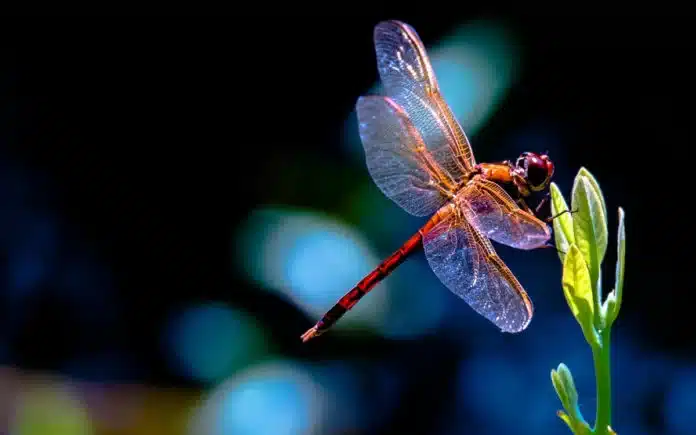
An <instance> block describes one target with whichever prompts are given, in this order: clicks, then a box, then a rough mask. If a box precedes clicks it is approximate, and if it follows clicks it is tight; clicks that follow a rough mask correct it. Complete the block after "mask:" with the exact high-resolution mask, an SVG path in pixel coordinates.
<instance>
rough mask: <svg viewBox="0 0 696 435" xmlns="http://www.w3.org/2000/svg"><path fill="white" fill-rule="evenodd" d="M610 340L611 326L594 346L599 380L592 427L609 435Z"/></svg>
mask: <svg viewBox="0 0 696 435" xmlns="http://www.w3.org/2000/svg"><path fill="white" fill-rule="evenodd" d="M610 340H611V328H605V329H603V330H602V331H601V332H600V334H599V343H597V344H595V345H593V346H592V357H593V359H594V366H595V378H596V380H597V417H596V420H595V426H594V428H593V429H592V433H594V434H595V435H607V434H608V433H609V430H608V428H609V425H610V424H611V364H610Z"/></svg>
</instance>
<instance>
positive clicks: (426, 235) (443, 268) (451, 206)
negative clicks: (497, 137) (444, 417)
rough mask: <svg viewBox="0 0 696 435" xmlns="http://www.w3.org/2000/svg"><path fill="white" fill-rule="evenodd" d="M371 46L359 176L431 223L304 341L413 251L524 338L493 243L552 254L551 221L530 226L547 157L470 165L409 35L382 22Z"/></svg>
mask: <svg viewBox="0 0 696 435" xmlns="http://www.w3.org/2000/svg"><path fill="white" fill-rule="evenodd" d="M373 38H374V46H375V53H376V59H377V69H378V72H379V77H380V80H381V82H382V85H383V88H384V91H385V92H384V94H385V95H364V96H361V97H359V98H358V101H357V103H356V112H357V118H358V124H359V133H360V138H361V142H362V144H363V148H364V151H365V159H366V163H367V169H368V172H369V173H370V176H371V177H372V179H373V181H374V182H375V184H376V185H377V187H378V188H379V189H380V190H381V191H382V193H383V194H384V195H385V196H387V197H388V198H390V199H391V200H392V201H394V202H395V203H396V204H397V205H399V206H400V207H401V208H403V209H404V210H405V211H406V212H408V213H410V214H411V215H414V216H418V217H425V216H430V218H429V219H428V221H427V222H426V223H425V224H424V225H423V226H422V227H421V228H420V229H419V230H418V231H417V232H416V233H415V234H413V236H411V237H410V238H409V239H408V240H406V242H404V243H403V245H402V246H401V247H400V248H399V249H398V250H396V251H395V252H394V253H393V254H391V255H390V256H389V257H387V258H386V259H385V260H384V261H382V263H381V264H379V265H378V266H377V267H376V268H375V269H374V270H373V271H372V272H370V273H369V274H367V275H366V276H365V277H364V278H363V279H362V280H361V281H360V282H358V283H357V284H356V285H355V287H353V288H352V289H351V290H350V291H349V292H348V293H346V294H345V296H343V297H342V298H341V299H340V300H339V301H338V302H337V303H336V304H335V305H334V306H333V308H331V309H330V310H329V311H327V312H326V314H324V316H323V317H322V318H321V320H319V321H318V322H317V323H316V324H315V325H314V326H313V327H311V328H310V329H309V330H307V332H305V333H304V334H302V336H301V339H302V341H303V342H306V341H308V340H310V339H312V338H314V337H317V336H319V335H321V334H323V333H324V332H326V331H327V330H329V329H330V328H331V327H332V326H333V325H334V324H335V323H336V322H337V321H338V320H339V319H340V318H341V317H342V316H343V315H344V314H346V313H347V312H348V311H349V310H350V309H351V308H352V307H353V306H354V305H355V304H356V303H358V301H359V300H360V299H361V298H362V297H363V296H365V295H366V294H367V293H368V292H370V290H372V289H373V288H374V287H375V286H376V285H377V284H378V283H380V282H381V281H382V280H384V279H385V278H386V277H387V276H389V275H390V274H391V273H392V272H393V271H394V270H395V269H396V268H397V267H398V266H399V265H401V264H402V263H403V262H404V261H405V260H406V259H407V258H408V257H409V256H411V255H412V254H413V253H415V252H417V251H418V250H420V249H421V248H422V249H423V251H424V252H425V257H426V259H427V261H428V264H429V266H430V268H431V269H432V271H433V272H434V273H435V275H436V276H437V277H438V278H439V280H440V281H441V282H442V283H443V284H444V285H445V287H447V288H448V289H449V290H450V291H452V292H453V293H454V294H456V295H457V296H459V297H460V298H461V299H463V300H464V301H466V303H468V304H469V306H471V308H473V309H474V311H476V312H477V313H479V314H480V315H482V316H483V317H484V318H486V319H488V320H489V321H490V322H492V323H493V324H494V325H496V326H497V327H498V328H500V330H501V331H503V332H509V333H517V332H521V331H523V330H524V329H526V328H527V326H528V325H529V323H530V321H531V319H532V315H533V312H534V309H533V304H532V301H531V299H530V297H529V296H528V295H527V292H526V291H525V289H524V288H523V287H522V285H521V284H520V282H519V281H518V280H517V278H516V277H515V275H514V274H513V273H512V272H511V271H510V269H509V268H508V267H507V266H506V264H505V263H504V262H503V261H502V259H501V258H500V257H499V256H498V254H497V253H496V251H495V249H494V248H493V245H492V244H491V240H493V241H495V242H497V243H501V244H504V245H507V246H511V247H513V248H517V249H524V250H531V249H536V248H542V247H553V245H552V244H550V243H548V241H549V239H550V237H551V228H550V227H549V225H548V222H551V220H552V219H553V218H555V217H556V216H553V217H550V218H548V219H541V218H539V217H538V213H539V210H540V208H541V205H542V204H543V203H544V202H545V201H546V200H548V187H549V184H550V182H551V179H552V177H553V174H554V164H553V162H552V161H551V160H550V159H549V156H548V155H547V154H548V153H547V152H543V153H534V152H524V153H522V154H521V155H520V156H519V157H518V158H517V159H516V161H515V162H514V163H513V162H511V161H509V160H505V161H502V162H497V163H477V162H476V160H475V158H474V155H473V152H472V149H471V145H470V143H469V140H468V138H467V136H466V134H465V133H464V130H463V129H462V127H461V125H460V124H459V122H458V121H457V119H456V118H455V116H454V114H453V113H452V111H451V109H450V107H449V106H448V105H447V103H446V102H445V99H444V98H443V96H442V94H441V92H440V89H439V86H438V83H437V79H436V77H435V73H434V71H433V68H432V66H431V64H430V60H429V58H428V56H427V53H426V50H425V48H424V46H423V43H422V41H421V39H420V37H419V36H418V34H417V33H416V31H415V30H414V29H413V28H412V27H411V26H410V25H408V24H406V23H403V22H400V21H396V20H390V21H383V22H380V23H378V24H377V25H376V26H375V28H374V34H373ZM536 192H541V194H542V195H543V194H544V192H545V193H546V195H545V196H544V198H543V200H542V201H541V202H540V203H539V206H538V207H537V208H535V209H534V210H533V209H531V208H530V207H529V205H528V204H527V201H526V200H525V199H526V198H527V199H529V197H530V196H532V195H534V194H535V193H536ZM560 214H562V213H559V215H560Z"/></svg>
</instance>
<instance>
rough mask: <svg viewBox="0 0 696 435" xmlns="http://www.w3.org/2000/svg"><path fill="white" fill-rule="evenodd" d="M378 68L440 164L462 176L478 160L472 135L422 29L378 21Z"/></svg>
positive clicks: (381, 77) (459, 177)
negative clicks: (442, 82)
mask: <svg viewBox="0 0 696 435" xmlns="http://www.w3.org/2000/svg"><path fill="white" fill-rule="evenodd" d="M374 43H375V51H376V55H377V69H378V70H379V75H380V79H381V80H382V84H383V86H384V89H385V91H386V94H387V95H388V96H389V97H391V98H392V99H393V100H394V101H395V102H396V103H397V104H398V105H399V106H401V107H402V108H403V109H404V110H405V111H406V113H407V114H408V116H409V117H410V118H411V121H412V122H413V124H414V125H415V126H416V128H417V129H418V130H419V132H420V134H421V136H422V138H423V141H424V143H425V145H426V146H427V147H428V149H429V150H430V152H431V154H432V156H433V158H434V159H435V161H437V162H438V163H439V164H440V166H441V167H442V168H443V169H444V170H446V171H448V172H449V175H450V176H451V177H452V178H453V179H455V180H459V179H461V178H462V177H463V176H464V175H467V174H469V173H470V172H471V171H472V170H473V168H474V166H475V165H476V162H475V160H474V156H473V154H472V152H471V146H470V145H469V140H468V139H467V137H466V134H464V131H463V130H462V128H461V126H460V125H459V122H458V121H457V119H456V118H455V117H454V115H453V114H452V111H451V110H450V108H449V106H448V105H447V103H446V102H445V100H444V99H443V97H442V95H441V93H440V89H439V87H438V84H437V80H436V78H435V74H434V72H433V69H432V66H431V65H430V60H429V59H428V55H427V54H426V52H425V48H424V47H423V43H422V42H421V40H420V38H419V36H418V34H417V33H416V31H415V30H413V28H412V27H411V26H409V25H408V24H405V23H402V22H399V21H384V22H381V23H379V24H378V25H377V26H375V30H374Z"/></svg>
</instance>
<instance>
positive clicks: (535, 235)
mask: <svg viewBox="0 0 696 435" xmlns="http://www.w3.org/2000/svg"><path fill="white" fill-rule="evenodd" d="M457 204H458V205H459V206H460V207H462V208H466V209H469V210H471V211H472V212H473V213H472V215H471V220H472V223H473V224H474V225H475V226H476V227H477V228H478V229H479V231H480V232H481V233H483V234H484V235H485V236H486V237H488V238H490V239H492V240H495V241H496V242H498V243H502V244H504V245H508V246H511V247H513V248H517V249H535V248H539V247H540V246H543V245H544V244H545V243H546V242H547V241H548V240H549V238H550V237H551V229H550V228H549V226H548V225H547V224H546V223H545V222H543V221H541V220H539V219H538V218H537V217H536V216H534V215H532V214H530V213H528V212H526V211H524V210H522V209H521V208H519V207H518V206H517V204H516V203H515V202H514V201H513V200H512V198H510V195H508V194H507V192H505V191H504V190H503V189H502V188H501V187H500V186H498V185H497V184H496V183H494V182H492V181H489V180H486V179H485V178H480V177H476V178H474V179H473V180H472V181H471V182H470V183H469V184H467V186H466V187H464V189H462V191H461V192H460V193H459V194H458V195H457Z"/></svg>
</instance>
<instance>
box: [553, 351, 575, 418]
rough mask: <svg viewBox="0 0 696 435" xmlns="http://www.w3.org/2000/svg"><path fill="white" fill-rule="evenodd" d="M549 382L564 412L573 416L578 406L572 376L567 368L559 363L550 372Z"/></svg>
mask: <svg viewBox="0 0 696 435" xmlns="http://www.w3.org/2000/svg"><path fill="white" fill-rule="evenodd" d="M551 382H552V383H553V388H554V389H555V390H556V394H558V398H559V399H560V400H561V403H562V404H563V407H564V408H565V410H566V411H567V412H569V413H570V414H571V415H573V416H575V415H574V414H575V409H576V408H577V404H578V393H577V391H576V390H575V382H574V381H573V375H572V374H571V373H570V370H569V369H568V366H566V365H565V364H563V363H560V364H559V365H558V369H556V370H551Z"/></svg>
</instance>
